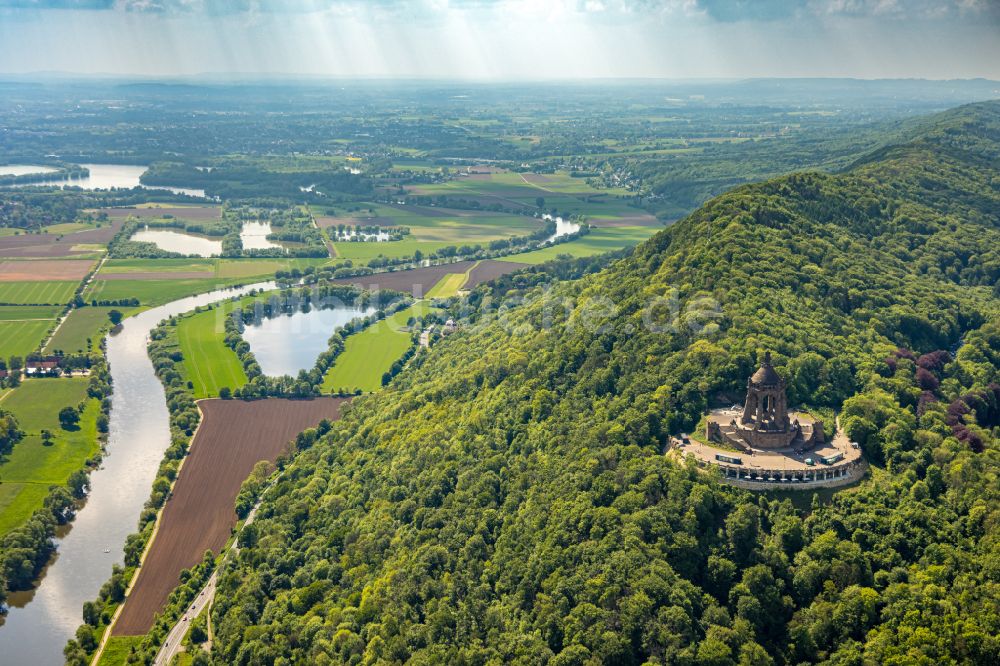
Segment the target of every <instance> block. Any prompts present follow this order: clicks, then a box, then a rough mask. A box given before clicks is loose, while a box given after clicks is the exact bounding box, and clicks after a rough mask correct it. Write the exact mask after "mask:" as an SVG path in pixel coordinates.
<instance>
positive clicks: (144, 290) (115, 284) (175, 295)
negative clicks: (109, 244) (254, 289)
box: [83, 278, 252, 309]
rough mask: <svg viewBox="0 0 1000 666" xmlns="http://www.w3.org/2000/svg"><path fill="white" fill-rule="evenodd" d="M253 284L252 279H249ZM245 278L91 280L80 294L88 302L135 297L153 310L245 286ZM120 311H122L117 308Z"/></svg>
mask: <svg viewBox="0 0 1000 666" xmlns="http://www.w3.org/2000/svg"><path fill="white" fill-rule="evenodd" d="M250 281H251V282H252V280H250ZM246 282H248V280H247V279H245V278H244V279H239V278H226V279H220V278H204V279H186V280H184V279H182V280H94V282H93V283H91V285H90V287H89V288H88V289H87V291H86V292H85V293H84V295H83V299H84V300H85V301H87V302H88V303H89V302H91V301H94V300H97V301H101V300H109V301H118V300H122V299H128V298H137V299H139V303H140V304H141V305H142V306H143V307H147V308H148V307H155V306H157V305H163V304H164V303H169V302H170V301H175V300H177V299H179V298H184V297H185V296H193V295H195V294H202V293H205V292H207V291H212V290H214V289H223V288H225V287H230V286H233V285H238V284H245V283H246ZM119 309H121V308H119Z"/></svg>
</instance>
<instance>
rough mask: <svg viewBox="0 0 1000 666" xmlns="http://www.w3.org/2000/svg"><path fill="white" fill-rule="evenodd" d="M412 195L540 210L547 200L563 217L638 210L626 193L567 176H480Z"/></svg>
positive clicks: (548, 207) (422, 189) (421, 187)
mask: <svg viewBox="0 0 1000 666" xmlns="http://www.w3.org/2000/svg"><path fill="white" fill-rule="evenodd" d="M409 191H410V193H411V194H416V195H426V196H437V195H445V196H449V197H455V198H462V199H472V200H478V201H481V202H482V203H484V204H490V203H500V204H503V205H505V206H521V207H524V208H527V209H532V210H533V209H535V208H537V203H536V200H537V199H538V197H541V198H543V199H544V200H545V202H544V206H543V208H544V209H546V210H551V209H553V208H555V209H556V210H558V211H559V212H560V213H561V214H565V213H568V214H571V215H614V216H627V215H629V214H635V212H636V210H635V209H634V208H630V207H629V206H628V205H627V200H626V199H624V198H622V199H619V198H617V197H618V196H629V193H628V192H626V191H625V190H598V189H596V188H593V187H591V186H590V185H588V184H587V183H586V181H585V180H584V179H582V178H573V177H571V176H570V175H569V174H568V173H565V172H557V173H554V174H520V173H515V172H499V173H493V174H489V175H483V176H477V177H474V178H472V177H459V178H455V179H454V180H449V181H446V182H443V183H435V184H431V185H416V186H411V187H410V188H409Z"/></svg>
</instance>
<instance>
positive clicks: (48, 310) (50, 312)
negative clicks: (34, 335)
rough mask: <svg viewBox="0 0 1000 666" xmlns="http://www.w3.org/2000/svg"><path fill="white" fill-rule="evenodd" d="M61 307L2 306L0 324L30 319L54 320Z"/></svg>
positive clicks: (0, 308)
mask: <svg viewBox="0 0 1000 666" xmlns="http://www.w3.org/2000/svg"><path fill="white" fill-rule="evenodd" d="M61 310H62V307H60V306H57V305H2V306H0V322H4V321H25V320H31V319H48V320H55V318H56V317H58V316H59V312H60V311H61Z"/></svg>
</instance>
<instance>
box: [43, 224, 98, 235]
mask: <svg viewBox="0 0 1000 666" xmlns="http://www.w3.org/2000/svg"><path fill="white" fill-rule="evenodd" d="M96 228H97V227H96V226H95V225H93V224H86V223H83V222H63V223H61V224H50V225H49V226H47V227H45V228H44V230H45V233H47V234H72V233H76V232H77V231H88V230H90V229H96Z"/></svg>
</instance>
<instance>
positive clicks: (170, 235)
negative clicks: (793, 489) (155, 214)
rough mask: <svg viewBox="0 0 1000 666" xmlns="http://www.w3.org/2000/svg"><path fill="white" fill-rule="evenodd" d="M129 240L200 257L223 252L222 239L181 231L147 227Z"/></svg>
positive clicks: (213, 255) (215, 255)
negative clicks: (212, 238)
mask: <svg viewBox="0 0 1000 666" xmlns="http://www.w3.org/2000/svg"><path fill="white" fill-rule="evenodd" d="M129 240H133V241H139V242H142V243H153V244H154V245H156V247H158V248H160V249H161V250H165V251H167V252H179V253H180V254H193V255H196V256H199V257H217V256H218V255H220V254H222V241H217V240H211V239H209V238H203V237H201V236H192V235H191V234H186V233H183V232H181V231H170V230H167V229H150V228H149V227H146V228H145V229H143V230H141V231H137V232H135V233H134V234H132V237H131V238H129Z"/></svg>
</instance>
